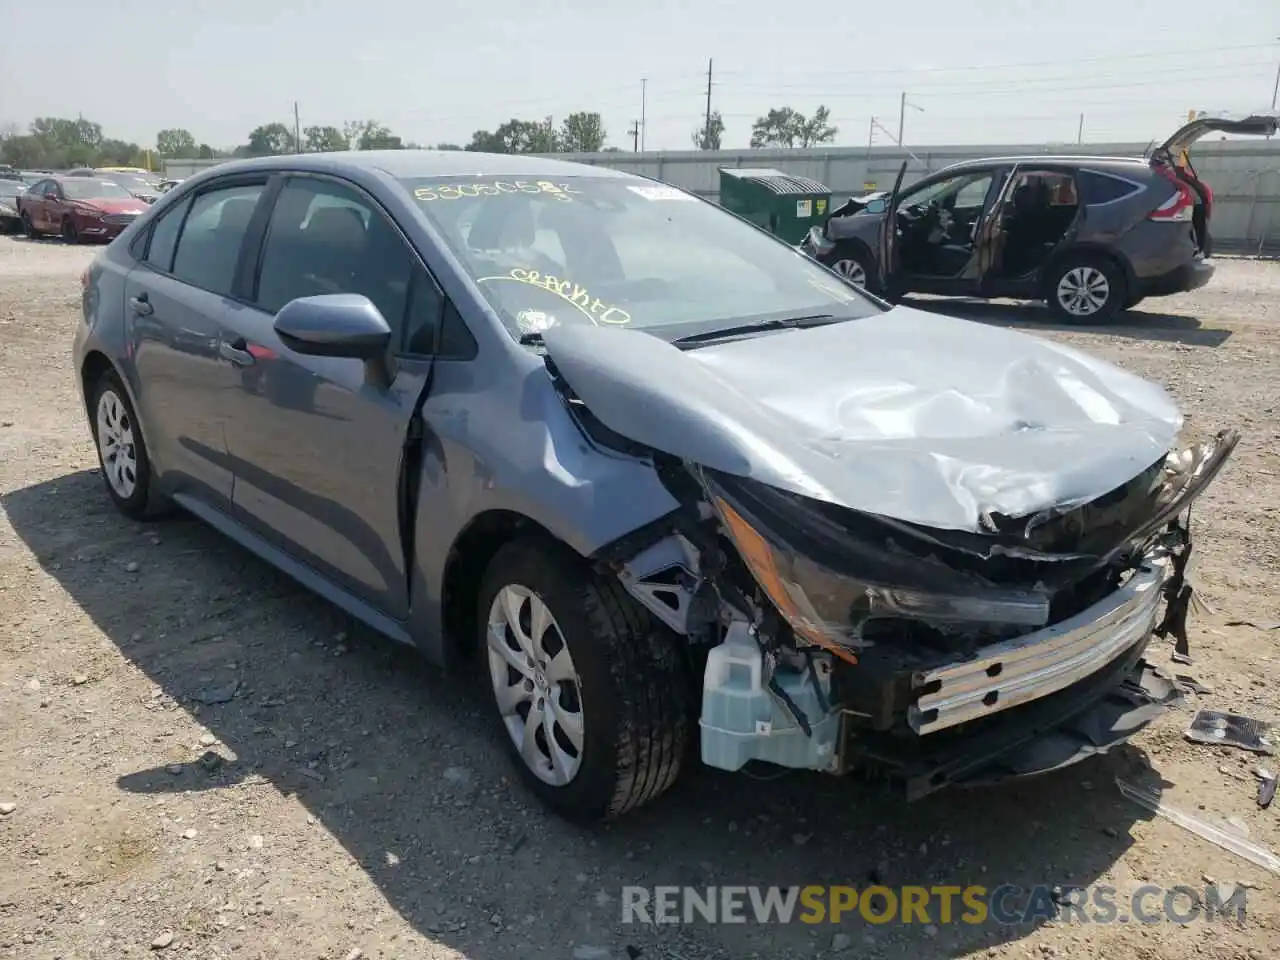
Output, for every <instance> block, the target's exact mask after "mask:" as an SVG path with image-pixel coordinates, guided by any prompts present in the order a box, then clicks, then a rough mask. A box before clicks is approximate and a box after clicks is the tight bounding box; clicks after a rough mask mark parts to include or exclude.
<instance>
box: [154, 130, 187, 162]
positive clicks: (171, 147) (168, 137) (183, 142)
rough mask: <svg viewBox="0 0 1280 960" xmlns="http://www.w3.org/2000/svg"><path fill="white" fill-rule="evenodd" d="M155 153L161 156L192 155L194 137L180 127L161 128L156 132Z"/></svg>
mask: <svg viewBox="0 0 1280 960" xmlns="http://www.w3.org/2000/svg"><path fill="white" fill-rule="evenodd" d="M156 153H158V154H160V156H162V157H193V156H195V153H196V138H195V137H193V136H192V135H191V133H190V131H187V130H183V129H182V128H181V127H175V128H171V129H166V130H161V131H160V132H159V133H157V134H156Z"/></svg>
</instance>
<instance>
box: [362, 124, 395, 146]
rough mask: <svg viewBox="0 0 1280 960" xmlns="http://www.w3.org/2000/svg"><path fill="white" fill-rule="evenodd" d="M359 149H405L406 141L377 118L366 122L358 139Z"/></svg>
mask: <svg viewBox="0 0 1280 960" xmlns="http://www.w3.org/2000/svg"><path fill="white" fill-rule="evenodd" d="M356 149H357V150H403V149H404V143H403V142H402V141H401V139H400V138H399V137H397V136H396V135H395V134H393V133H392V132H391V130H390V129H389V128H387V127H386V126H384V125H383V124H381V123H378V122H377V121H376V120H368V121H366V122H365V124H364V126H363V129H361V131H360V137H359V138H358V139H357V140H356Z"/></svg>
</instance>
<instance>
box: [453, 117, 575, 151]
mask: <svg viewBox="0 0 1280 960" xmlns="http://www.w3.org/2000/svg"><path fill="white" fill-rule="evenodd" d="M558 141H559V137H558V136H557V135H556V131H555V130H554V128H552V126H551V123H550V121H546V122H542V123H539V122H538V121H536V120H514V119H512V120H508V121H507V122H506V123H504V124H503V125H502V126H500V127H498V129H497V130H494V131H493V132H490V131H488V130H477V131H476V132H475V133H473V134H472V135H471V142H470V143H469V144H467V147H466V149H468V150H472V151H476V152H479V153H555V152H556V150H557V149H558Z"/></svg>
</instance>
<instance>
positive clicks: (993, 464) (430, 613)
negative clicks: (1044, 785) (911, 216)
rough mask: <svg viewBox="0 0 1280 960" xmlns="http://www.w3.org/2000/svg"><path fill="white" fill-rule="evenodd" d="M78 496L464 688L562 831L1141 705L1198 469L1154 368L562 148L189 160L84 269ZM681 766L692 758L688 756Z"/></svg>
mask: <svg viewBox="0 0 1280 960" xmlns="http://www.w3.org/2000/svg"><path fill="white" fill-rule="evenodd" d="M83 284H84V298H83V302H84V312H85V322H84V323H83V324H81V325H80V327H79V329H78V330H77V333H76V340H75V353H74V355H75V363H76V369H77V373H78V377H79V381H80V383H81V385H82V388H83V394H84V399H85V408H86V413H87V415H88V420H89V423H90V427H91V430H92V432H93V436H94V439H95V441H96V443H97V447H98V451H99V455H100V458H101V463H102V474H103V479H104V481H105V485H106V489H107V492H108V494H109V495H110V496H111V498H112V499H113V500H114V501H115V502H116V504H117V506H118V507H119V508H120V509H121V510H122V511H124V512H125V513H126V514H128V515H129V516H132V517H135V518H143V517H146V516H150V515H153V514H155V513H156V512H158V511H160V510H162V509H163V508H165V507H167V506H172V505H177V506H180V507H182V508H184V509H186V510H187V511H189V512H191V513H193V514H195V515H196V516H198V517H200V518H201V519H203V520H205V521H206V522H208V523H209V524H211V525H213V526H214V527H216V528H217V529H219V530H221V531H222V532H224V533H225V534H227V535H228V536H230V537H231V538H233V539H234V540H236V541H238V542H239V543H241V544H242V545H244V546H245V547H247V548H248V549H250V550H252V551H253V552H255V553H257V554H258V555H259V556H261V557H263V558H264V559H266V560H267V561H268V562H270V563H272V564H274V565H276V566H277V567H279V568H280V569H282V570H284V571H285V572H287V573H289V574H290V575H292V576H293V577H295V578H296V579H297V580H299V581H300V582H301V583H303V584H304V585H306V586H307V587H309V588H311V589H313V590H315V591H316V592H318V593H319V594H321V595H322V596H325V597H327V598H328V599H330V600H331V601H333V602H334V603H336V604H337V605H338V606H340V607H341V608H343V609H344V610H346V611H348V612H349V613H350V614H352V615H353V616H355V617H357V618H359V619H361V620H363V621H364V622H365V623H367V624H369V625H370V626H372V627H374V628H375V629H377V630H379V631H381V632H382V633H384V634H386V635H387V636H389V637H391V638H393V639H395V640H398V641H401V642H404V643H408V644H413V645H415V646H417V647H419V648H420V649H421V650H422V651H423V653H424V654H425V655H426V656H427V657H428V658H429V659H431V660H433V661H435V662H437V663H440V664H442V665H444V666H446V667H456V666H460V665H462V664H464V663H466V662H467V661H471V662H473V663H478V664H479V665H481V667H482V669H481V672H482V673H483V675H484V678H485V686H486V687H487V689H488V691H489V693H488V696H489V699H490V701H491V704H492V712H493V716H494V720H495V724H496V725H497V728H498V730H499V731H500V734H499V735H500V738H501V740H502V742H503V743H504V744H505V745H506V746H507V748H509V750H510V752H511V755H512V757H513V759H514V761H515V763H516V764H517V765H518V766H519V769H520V770H521V771H522V773H523V774H524V775H525V779H526V780H527V782H528V783H529V784H530V786H531V787H532V788H533V789H534V790H535V791H536V793H537V794H538V795H539V796H540V797H541V798H542V799H543V800H545V801H546V802H547V803H548V804H549V805H550V806H551V807H552V808H553V809H555V810H556V811H558V812H559V813H561V814H563V815H565V816H568V817H571V818H575V819H600V818H605V817H610V816H616V815H619V814H622V813H624V812H626V811H628V810H630V809H633V808H635V807H637V806H639V805H641V804H643V803H645V802H647V801H650V800H652V799H654V798H655V797H657V796H658V795H660V794H661V793H662V792H664V791H665V790H666V789H667V788H669V787H670V786H671V785H672V784H673V783H674V782H675V780H676V778H677V775H678V774H679V773H680V771H681V769H682V767H685V766H687V765H688V764H689V763H690V762H692V761H695V760H696V759H698V758H700V759H701V762H703V763H707V764H709V765H712V766H715V767H719V768H722V769H726V770H738V769H741V768H743V767H745V766H746V765H748V764H751V763H768V764H774V765H777V766H782V767H790V768H796V769H809V770H818V771H824V772H827V773H831V774H841V773H844V772H846V771H849V770H851V769H853V768H860V769H865V770H869V771H871V772H873V773H876V774H879V775H882V776H883V777H884V778H885V780H886V781H888V782H889V783H891V784H893V785H895V786H896V787H897V788H899V789H902V790H904V791H905V793H906V795H907V796H909V797H918V796H921V795H924V794H927V793H929V792H932V791H935V790H938V789H941V788H944V787H948V786H952V785H972V784H978V783H989V782H994V781H997V780H1001V779H1006V778H1009V777H1017V776H1024V775H1029V774H1034V773H1039V772H1043V771H1046V770H1051V769H1056V768H1059V767H1064V766H1067V765H1069V764H1071V763H1074V762H1075V761H1077V760H1081V759H1083V758H1086V757H1088V756H1091V755H1093V754H1097V753H1100V752H1103V751H1105V750H1107V749H1109V748H1111V747H1113V746H1115V745H1116V744H1119V743H1122V742H1124V741H1125V740H1126V739H1128V738H1129V737H1131V736H1132V735H1133V734H1134V733H1135V732H1136V731H1138V730H1139V729H1141V728H1142V727H1143V726H1145V725H1146V724H1147V723H1149V722H1150V721H1151V720H1152V719H1153V718H1154V717H1155V716H1157V715H1158V714H1159V713H1160V712H1161V711H1162V710H1163V709H1165V708H1166V707H1168V706H1170V705H1171V704H1172V703H1174V702H1176V700H1177V699H1178V696H1179V694H1178V690H1177V688H1176V687H1175V686H1174V685H1173V683H1172V682H1171V681H1170V680H1169V679H1168V678H1166V677H1165V676H1163V675H1162V674H1160V673H1159V672H1158V671H1157V670H1156V669H1155V668H1154V667H1153V666H1152V665H1151V664H1150V663H1149V662H1148V660H1147V659H1146V657H1145V653H1146V650H1147V647H1148V645H1149V644H1150V643H1151V642H1152V637H1153V636H1159V637H1168V638H1172V640H1173V641H1174V642H1176V643H1177V644H1178V645H1179V646H1181V647H1182V648H1183V649H1184V650H1185V644H1186V618H1187V613H1188V608H1189V601H1190V597H1191V586H1190V583H1189V580H1188V576H1187V562H1188V559H1189V557H1190V551H1191V541H1190V535H1189V528H1188V516H1189V508H1190V506H1191V503H1192V501H1193V500H1194V499H1195V498H1196V497H1197V496H1198V495H1199V494H1200V493H1201V492H1202V491H1203V490H1204V488H1205V487H1206V486H1207V485H1208V484H1209V483H1210V482H1211V481H1212V480H1213V478H1214V477H1215V476H1216V475H1217V473H1218V472H1219V470H1220V469H1221V468H1222V465H1223V463H1224V462H1225V460H1226V459H1227V457H1228V456H1229V455H1230V453H1231V451H1232V449H1233V448H1234V446H1235V444H1236V442H1237V437H1236V435H1235V434H1233V433H1226V434H1222V435H1220V436H1216V437H1205V438H1201V439H1199V440H1198V441H1196V442H1190V441H1188V440H1187V439H1186V438H1180V436H1179V435H1180V433H1181V428H1182V418H1181V415H1180V414H1179V412H1178V410H1177V408H1176V407H1175V405H1174V404H1173V402H1172V400H1171V399H1170V398H1169V396H1168V395H1167V394H1166V393H1165V392H1164V391H1163V390H1162V389H1160V388H1159V387H1157V386H1155V385H1153V384H1151V383H1148V382H1146V381H1144V380H1141V379H1139V378H1137V377H1134V376H1132V375H1130V374H1128V373H1125V372H1124V371H1122V370H1120V369H1118V368H1116V367H1114V366H1111V365H1109V364H1107V363H1104V362H1102V361H1099V360H1096V359H1094V358H1092V357H1089V356H1087V355H1085V354H1082V353H1079V352H1077V351H1075V350H1072V349H1069V348H1067V347H1064V346H1061V345H1058V344H1056V343H1053V342H1051V341H1047V340H1042V339H1039V338H1036V337H1031V336H1027V335H1023V334H1020V333H1014V332H1010V331H1007V330H1001V329H997V328H994V327H989V326H984V325H980V324H974V323H969V322H965V321H961V320H954V319H949V318H946V317H941V316H937V315H933V314H929V313H922V312H919V311H915V310H911V309H908V308H904V307H894V308H892V309H890V308H889V307H888V305H887V304H884V303H882V302H881V301H879V300H877V299H875V298H874V297H871V296H870V295H868V294H866V293H865V292H863V291H861V290H859V289H857V288H855V287H854V286H852V285H851V284H849V283H848V282H846V281H845V280H843V279H841V278H840V277H838V276H836V275H835V274H833V273H832V272H830V271H829V270H827V269H826V268H824V267H822V266H820V265H819V264H816V263H814V262H813V261H811V260H809V259H808V258H806V257H805V256H803V255H802V254H800V253H799V252H797V251H795V250H793V249H791V248H789V247H788V246H786V245H785V244H783V243H781V242H779V241H777V240H776V239H774V238H773V237H771V236H769V235H767V234H765V233H764V232H763V231H760V230H758V229H757V228H755V227H753V226H751V225H749V224H747V223H745V222H743V221H741V220H739V219H737V218H736V217H734V216H732V215H731V214H729V213H727V212H725V211H723V210H721V209H720V208H718V207H716V206H714V205H712V204H709V203H706V202H704V201H702V200H700V199H698V198H696V197H693V196H691V195H689V194H686V193H684V192H682V191H679V190H676V189H673V188H671V187H668V186H665V185H661V184H657V183H655V182H653V181H649V180H645V179H641V178H638V177H634V176H630V175H626V174H622V173H618V172H614V171H609V170H604V169H598V168H594V167H584V166H579V165H576V164H569V163H562V162H557V161H550V160H540V159H534V158H528V157H519V156H487V155H483V154H473V153H440V154H436V153H427V152H419V151H393V152H389V153H378V152H366V153H358V154H351V153H345V154H333V155H324V154H313V155H300V156H289V157H274V158H267V159H260V160H247V161H242V162H235V163H228V164H223V165H220V166H218V167H215V168H212V169H211V170H209V171H207V172H205V173H202V174H200V175H198V176H196V177H193V178H191V179H190V180H187V181H184V182H183V183H182V184H179V185H178V186H177V187H175V189H174V190H173V191H171V192H170V193H167V194H165V195H164V196H163V197H162V198H161V199H160V200H159V201H158V202H157V203H156V205H155V206H154V207H153V208H152V209H150V210H149V211H148V212H147V214H145V215H144V216H143V217H141V218H139V220H138V221H137V222H136V223H134V224H133V225H131V226H130V227H129V228H128V229H127V230H126V231H125V233H124V234H123V235H122V236H121V238H120V239H119V240H118V241H116V242H115V243H113V244H111V245H110V246H109V247H108V248H106V249H105V250H104V251H103V252H102V253H100V254H99V255H98V257H97V258H96V260H95V261H94V263H93V264H92V266H91V267H90V268H89V269H88V270H87V271H86V273H85V275H84V278H83ZM695 750H696V753H695Z"/></svg>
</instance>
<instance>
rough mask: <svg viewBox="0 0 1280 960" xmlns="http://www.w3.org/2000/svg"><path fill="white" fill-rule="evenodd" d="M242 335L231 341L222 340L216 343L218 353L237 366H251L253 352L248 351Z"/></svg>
mask: <svg viewBox="0 0 1280 960" xmlns="http://www.w3.org/2000/svg"><path fill="white" fill-rule="evenodd" d="M248 346H249V345H248V344H247V343H246V342H245V339H244V337H236V338H235V339H234V340H232V341H231V342H229V343H228V342H227V341H226V340H223V341H222V342H221V343H219V344H218V353H219V354H220V355H221V356H222V358H223V359H224V360H230V361H231V362H232V363H234V364H235V365H236V366H237V367H251V366H253V363H254V360H253V354H252V353H250V352H249V350H248V349H247V348H248Z"/></svg>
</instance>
